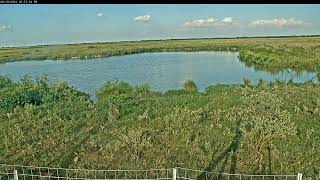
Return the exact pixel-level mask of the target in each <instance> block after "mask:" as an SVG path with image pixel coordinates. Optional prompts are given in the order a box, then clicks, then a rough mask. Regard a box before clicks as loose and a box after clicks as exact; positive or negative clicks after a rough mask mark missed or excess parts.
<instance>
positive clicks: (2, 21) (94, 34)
mask: <svg viewBox="0 0 320 180" xmlns="http://www.w3.org/2000/svg"><path fill="white" fill-rule="evenodd" d="M319 12H320V5H311V4H309V5H301V4H296V5H263V4H259V5H258V4H257V5H248V4H243V5H240V4H238V5H236V4H234V5H223V4H210V5H205V4H201V5H195V4H190V5H178V4H177V5H174V4H171V5H169V4H168V5H153V4H150V5H142V4H136V5H135V4H131V5H116V4H105V5H72V4H65V5H29V4H21V5H17V4H16V5H2V6H0V46H27V45H37V44H57V43H76V42H96V41H99V42H101V41H123V40H141V39H170V38H199V37H235V36H267V35H301V34H320V18H319Z"/></svg>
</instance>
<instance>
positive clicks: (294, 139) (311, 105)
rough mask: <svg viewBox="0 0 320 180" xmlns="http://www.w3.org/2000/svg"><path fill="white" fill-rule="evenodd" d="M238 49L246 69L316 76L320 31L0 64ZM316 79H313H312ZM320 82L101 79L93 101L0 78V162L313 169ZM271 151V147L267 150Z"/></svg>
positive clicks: (95, 49) (36, 52) (50, 53)
mask: <svg viewBox="0 0 320 180" xmlns="http://www.w3.org/2000/svg"><path fill="white" fill-rule="evenodd" d="M200 50H201V51H220V50H224V51H225V50H229V51H239V52H240V53H239V56H240V60H241V61H243V62H245V64H246V65H247V66H254V67H255V68H257V69H263V70H268V71H279V70H281V69H285V68H292V69H295V70H297V71H298V70H308V71H312V72H317V73H318V74H320V73H319V72H320V37H281V38H275V37H274V38H237V39H193V40H159V41H153V40H152V41H151V40H150V41H136V42H113V43H89V44H70V45H50V46H33V47H18V48H1V49H0V62H1V63H5V62H10V61H22V60H44V59H54V60H55V59H63V60H68V59H86V58H97V57H107V56H117V55H124V54H133V53H141V52H161V51H200ZM319 76H320V75H319ZM319 94H320V85H319V84H313V83H311V82H306V83H302V84H295V83H292V82H290V81H289V82H279V81H276V82H271V83H270V84H266V83H265V82H264V81H263V80H261V81H260V82H259V83H258V85H257V86H252V85H250V81H248V80H245V81H244V84H241V85H237V84H235V85H214V86H209V87H207V88H206V90H205V91H204V92H203V93H201V92H198V91H197V88H196V83H194V82H192V81H188V82H187V83H186V84H185V87H184V88H183V89H180V90H170V91H167V92H165V93H160V92H154V91H151V90H150V88H149V87H148V86H147V85H140V86H131V85H129V84H127V83H125V82H109V83H107V84H105V85H104V86H103V87H101V89H99V90H98V92H97V101H96V102H93V101H92V100H90V98H89V96H88V95H87V94H85V93H83V92H79V91H77V90H75V89H74V88H72V87H70V86H69V85H67V84H65V83H48V82H47V80H46V79H45V78H39V79H37V80H36V81H33V80H32V79H29V78H24V79H22V80H21V81H19V82H14V81H12V80H11V79H9V78H7V77H4V76H0V124H1V126H0V139H1V141H0V163H6V164H23V165H35V166H51V167H56V166H59V167H66V168H89V169H98V168H99V169H150V168H171V167H176V166H180V167H186V168H192V169H203V170H212V171H219V172H230V173H247V174H297V173H298V172H302V173H303V174H304V177H312V178H316V177H317V175H318V174H319V173H320V156H319V154H320V148H319V147H320V131H319V129H320V97H319ZM269 152H270V153H269Z"/></svg>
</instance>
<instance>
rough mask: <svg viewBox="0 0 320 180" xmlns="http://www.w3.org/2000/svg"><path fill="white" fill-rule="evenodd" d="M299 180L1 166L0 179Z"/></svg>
mask: <svg viewBox="0 0 320 180" xmlns="http://www.w3.org/2000/svg"><path fill="white" fill-rule="evenodd" d="M102 179H136V180H138V179H140V180H142V179H150V180H151V179H159V180H160V179H170V180H302V174H298V175H247V174H229V173H216V172H209V171H201V170H193V169H187V168H180V167H177V168H170V169H149V170H88V169H65V168H49V167H34V166H18V165H5V164H0V180H102Z"/></svg>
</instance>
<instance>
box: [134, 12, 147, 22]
mask: <svg viewBox="0 0 320 180" xmlns="http://www.w3.org/2000/svg"><path fill="white" fill-rule="evenodd" d="M150 19H151V16H150V15H148V14H147V15H143V16H137V17H135V18H133V20H134V21H143V22H148V21H149V20H150Z"/></svg>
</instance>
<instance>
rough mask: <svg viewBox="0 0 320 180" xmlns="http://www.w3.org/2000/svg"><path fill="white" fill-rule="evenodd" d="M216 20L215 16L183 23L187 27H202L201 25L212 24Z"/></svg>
mask: <svg viewBox="0 0 320 180" xmlns="http://www.w3.org/2000/svg"><path fill="white" fill-rule="evenodd" d="M215 22H216V19H215V18H208V19H195V20H192V21H187V22H185V23H184V26H188V27H203V26H212V25H214V23H215Z"/></svg>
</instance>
